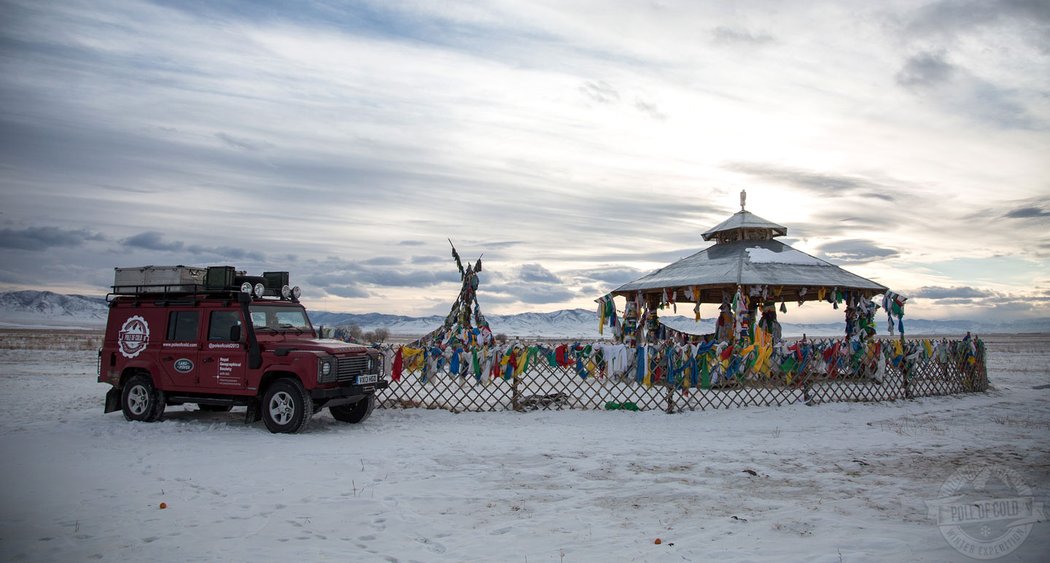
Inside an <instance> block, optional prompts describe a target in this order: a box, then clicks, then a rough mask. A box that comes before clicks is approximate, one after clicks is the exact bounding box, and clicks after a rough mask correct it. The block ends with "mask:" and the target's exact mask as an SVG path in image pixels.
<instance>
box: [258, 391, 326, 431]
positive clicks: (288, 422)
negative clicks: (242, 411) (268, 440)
mask: <svg viewBox="0 0 1050 563" xmlns="http://www.w3.org/2000/svg"><path fill="white" fill-rule="evenodd" d="M313 412H314V404H313V400H311V399H310V395H309V394H307V393H306V390H305V389H303V385H302V384H301V383H299V380H297V379H278V380H277V381H274V382H273V384H272V385H270V387H269V388H268V389H266V394H265V395H263V404H262V419H263V422H264V423H265V424H266V428H267V429H268V430H269V431H270V432H273V433H275V434H294V433H296V432H302V431H303V430H305V429H306V426H307V424H308V423H309V422H310V417H311V416H313Z"/></svg>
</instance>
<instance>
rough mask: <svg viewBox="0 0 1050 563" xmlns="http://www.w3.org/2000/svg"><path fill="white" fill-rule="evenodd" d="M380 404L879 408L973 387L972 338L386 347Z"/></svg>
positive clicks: (979, 356) (980, 363) (979, 375)
mask: <svg viewBox="0 0 1050 563" xmlns="http://www.w3.org/2000/svg"><path fill="white" fill-rule="evenodd" d="M384 352H385V354H386V355H387V362H386V365H387V370H388V377H389V379H390V387H389V388H387V389H384V390H382V391H381V392H380V393H379V396H378V398H379V402H380V405H381V406H383V407H386V408H413V407H418V408H430V409H446V410H449V411H453V412H465V411H500V410H518V411H520V410H533V409H626V410H654V409H660V410H663V411H666V412H669V413H671V412H678V411H682V410H697V409H700V410H703V409H714V408H730V407H743V406H758V405H784V404H790V403H799V402H804V403H808V404H814V403H825V402H835V401H884V400H894V399H901V398H911V397H921V396H931V395H947V394H954V393H964V392H974V391H984V390H986V389H987V387H988V374H987V369H986V365H985V348H984V344H983V342H982V341H981V340H980V339H978V338H974V339H970V338H966V339H963V340H947V339H939V340H938V339H916V340H908V341H906V342H901V341H900V340H896V339H873V340H869V341H867V342H859V341H849V340H843V339H819V340H805V339H803V340H800V341H796V342H793V343H783V344H778V345H776V346H766V347H762V346H755V345H747V344H746V343H743V342H742V343H738V344H737V345H736V346H733V345H730V344H728V343H714V342H708V343H700V344H673V343H664V344H659V345H649V346H645V347H642V348H641V349H640V350H639V349H635V348H626V347H624V346H622V345H615V344H605V343H596V344H581V343H524V342H513V343H508V344H504V345H496V346H492V347H485V348H478V349H474V350H464V349H447V348H446V349H442V348H440V347H432V348H412V347H410V346H403V347H389V348H386V349H385V350H384Z"/></svg>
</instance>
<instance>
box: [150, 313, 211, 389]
mask: <svg viewBox="0 0 1050 563" xmlns="http://www.w3.org/2000/svg"><path fill="white" fill-rule="evenodd" d="M200 320H201V312H200V311H198V310H193V309H185V310H178V309H175V310H172V311H169V312H168V327H167V331H166V334H165V338H164V341H163V342H162V343H161V345H160V353H159V354H158V358H159V360H160V361H159V362H158V363H159V364H160V366H161V370H162V371H163V374H164V375H163V377H164V378H165V379H166V380H167V381H166V385H164V386H163V387H162V388H165V389H190V390H192V389H193V388H194V387H196V386H197V383H198V374H199V371H200V363H199V360H200V357H199V356H200V325H201V322H200Z"/></svg>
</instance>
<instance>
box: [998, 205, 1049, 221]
mask: <svg viewBox="0 0 1050 563" xmlns="http://www.w3.org/2000/svg"><path fill="white" fill-rule="evenodd" d="M1003 217H1006V218H1009V219H1038V218H1043V217H1050V211H1047V210H1046V209H1043V208H1042V207H1034V206H1033V207H1019V208H1017V209H1011V210H1010V211H1007V212H1006V214H1005V215H1003Z"/></svg>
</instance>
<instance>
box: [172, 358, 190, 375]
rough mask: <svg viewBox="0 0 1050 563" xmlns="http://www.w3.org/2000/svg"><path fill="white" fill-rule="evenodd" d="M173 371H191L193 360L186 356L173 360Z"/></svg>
mask: <svg viewBox="0 0 1050 563" xmlns="http://www.w3.org/2000/svg"><path fill="white" fill-rule="evenodd" d="M175 371H177V372H179V373H189V372H191V371H193V361H192V360H190V359H188V358H179V359H177V360H175Z"/></svg>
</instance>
